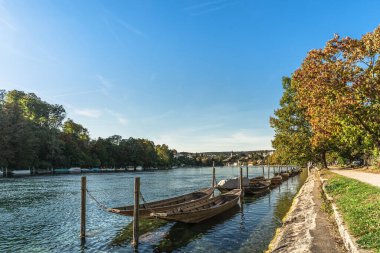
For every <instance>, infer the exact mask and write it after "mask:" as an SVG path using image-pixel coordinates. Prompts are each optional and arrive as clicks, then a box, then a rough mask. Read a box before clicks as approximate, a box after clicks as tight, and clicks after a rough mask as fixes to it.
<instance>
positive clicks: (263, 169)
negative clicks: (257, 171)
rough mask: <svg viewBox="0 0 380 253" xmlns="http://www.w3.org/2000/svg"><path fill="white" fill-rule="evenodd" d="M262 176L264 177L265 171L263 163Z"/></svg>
mask: <svg viewBox="0 0 380 253" xmlns="http://www.w3.org/2000/svg"><path fill="white" fill-rule="evenodd" d="M263 177H265V172H264V165H263Z"/></svg>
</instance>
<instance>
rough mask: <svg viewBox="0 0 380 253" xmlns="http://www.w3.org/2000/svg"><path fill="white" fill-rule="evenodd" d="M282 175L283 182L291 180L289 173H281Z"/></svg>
mask: <svg viewBox="0 0 380 253" xmlns="http://www.w3.org/2000/svg"><path fill="white" fill-rule="evenodd" d="M280 175H281V177H282V180H283V181H285V180H288V179H289V173H287V172H281V174H280Z"/></svg>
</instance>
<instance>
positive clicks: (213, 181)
mask: <svg viewBox="0 0 380 253" xmlns="http://www.w3.org/2000/svg"><path fill="white" fill-rule="evenodd" d="M211 187H215V162H212V185H211ZM212 196H213V197H214V191H212Z"/></svg>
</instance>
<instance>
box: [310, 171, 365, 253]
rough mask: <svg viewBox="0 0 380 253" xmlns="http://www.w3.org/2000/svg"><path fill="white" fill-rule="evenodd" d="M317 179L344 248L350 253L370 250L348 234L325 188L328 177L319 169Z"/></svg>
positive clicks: (362, 252)
mask: <svg viewBox="0 0 380 253" xmlns="http://www.w3.org/2000/svg"><path fill="white" fill-rule="evenodd" d="M318 175H319V179H320V180H321V184H322V192H323V194H324V197H325V199H326V200H327V201H326V202H327V204H329V205H330V207H331V210H332V213H333V218H334V221H335V225H336V226H337V227H338V231H339V235H340V237H341V238H342V240H343V243H344V246H345V248H346V250H347V251H348V252H350V253H368V252H372V251H370V250H365V249H361V248H360V247H359V245H358V244H357V243H356V239H355V237H354V236H353V235H351V234H350V232H349V230H348V228H347V226H346V225H345V222H344V219H343V216H342V215H341V214H340V213H339V208H338V207H337V205H336V204H335V202H334V198H333V197H331V196H330V195H329V194H328V193H327V190H326V184H327V183H328V179H326V178H324V177H323V175H321V173H320V171H318Z"/></svg>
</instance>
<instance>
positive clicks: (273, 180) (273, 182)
mask: <svg viewBox="0 0 380 253" xmlns="http://www.w3.org/2000/svg"><path fill="white" fill-rule="evenodd" d="M281 183H282V177H281V176H280V175H277V176H274V177H272V178H271V179H270V187H271V188H275V187H276V186H278V185H280V184H281Z"/></svg>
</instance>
